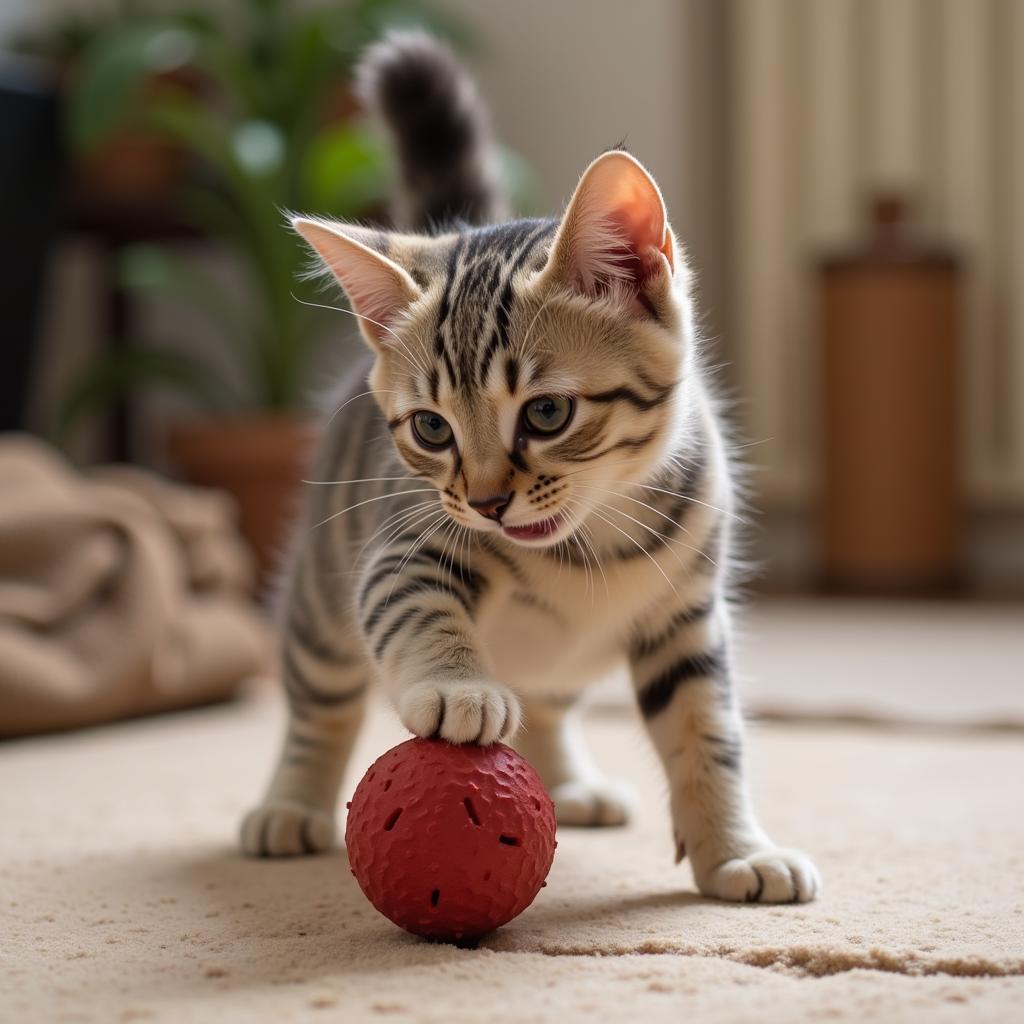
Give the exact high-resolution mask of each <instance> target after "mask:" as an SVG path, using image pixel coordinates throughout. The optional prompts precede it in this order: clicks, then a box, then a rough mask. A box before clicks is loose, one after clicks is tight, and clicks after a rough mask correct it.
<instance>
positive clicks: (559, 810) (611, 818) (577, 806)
mask: <svg viewBox="0 0 1024 1024" xmlns="http://www.w3.org/2000/svg"><path fill="white" fill-rule="evenodd" d="M551 800H552V801H553V803H554V805H555V819H556V820H557V822H558V824H559V825H576V826H583V827H584V828H597V827H600V826H615V825H625V824H626V823H627V822H628V821H629V819H630V817H631V816H632V813H633V811H634V809H635V804H636V799H635V797H634V795H633V792H632V790H631V789H630V788H629V787H628V786H627V785H625V783H622V782H616V781H614V780H612V779H588V780H586V781H584V780H582V779H569V780H568V781H567V782H560V783H558V785H556V786H553V787H552V788H551Z"/></svg>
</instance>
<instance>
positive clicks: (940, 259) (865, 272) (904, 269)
mask: <svg viewBox="0 0 1024 1024" xmlns="http://www.w3.org/2000/svg"><path fill="white" fill-rule="evenodd" d="M958 276H959V275H958V269H957V262H956V260H955V258H954V256H953V254H952V253H951V252H950V251H948V250H946V249H944V248H940V247H935V246H927V245H923V244H921V243H916V242H914V241H913V240H912V239H911V238H910V237H909V236H908V233H907V232H906V231H905V229H904V226H903V217H902V207H901V204H900V203H898V202H896V201H895V200H880V201H879V202H878V203H877V204H876V210H875V236H874V238H872V239H871V241H870V242H869V243H868V244H867V245H866V246H864V247H862V248H860V249H857V250H852V251H849V252H846V253H842V254H837V255H832V256H830V257H827V258H826V259H824V260H823V261H822V272H821V287H822V291H823V302H822V308H823V318H824V322H823V335H824V359H823V371H824V381H823V394H824V409H823V414H824V445H823V452H824V462H825V464H824V495H823V498H824V500H823V503H822V516H821V519H822V521H821V533H822V570H823V577H824V581H825V583H826V584H827V585H828V586H829V587H830V588H832V589H842V590H852V591H861V592H874V593H899V592H926V591H931V590H945V589H949V588H951V587H953V586H955V585H956V583H957V582H958V579H959V574H960V547H961V532H962V528H961V494H960V487H959V475H958V459H957V446H958V438H959V424H958V413H957V404H958V403H957V390H958V389H957V373H958V358H957V322H958V315H957V301H958V297H957V292H958Z"/></svg>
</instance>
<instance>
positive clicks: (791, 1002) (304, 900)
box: [0, 699, 1024, 1024]
mask: <svg viewBox="0 0 1024 1024" xmlns="http://www.w3.org/2000/svg"><path fill="white" fill-rule="evenodd" d="M279 729H280V708H279V706H278V705H277V703H276V701H271V700H267V699H257V700H251V701H249V702H247V703H244V704H239V705H235V706H231V707H222V708H219V709H214V710H207V711H202V712H194V713H188V714H181V715H177V716H172V717H165V718H162V719H155V720H149V721H142V722H137V723H133V724H126V725H118V726H113V727H110V728H107V729H103V730H97V731H93V732H89V733H81V734H77V735H71V736H64V737H53V738H48V739H41V740H32V741H22V742H17V743H11V744H7V745H6V746H3V747H0V822H2V823H3V824H2V826H0V915H2V916H0V1020H2V1021H4V1022H8V1021H11V1022H15V1021H17V1022H33V1024H34V1022H50V1021H54V1022H56V1021H60V1022H69V1024H70V1022H77V1021H82V1022H121V1021H163V1022H169V1024H170V1022H174V1024H177V1022H182V1024H187V1022H192V1021H197V1022H198V1021H203V1022H206V1021H210V1022H217V1024H227V1022H234V1021H238V1022H257V1024H262V1022H271V1021H272V1022H274V1024H278V1022H286V1021H310V1020H313V1021H317V1020H325V1021H327V1020H336V1021H342V1020H343V1021H346V1022H353V1021H363V1020H370V1021H396V1022H405V1021H425V1022H434V1021H436V1022H439V1024H440V1022H445V1024H449V1022H453V1021H488V1022H491V1021H493V1020H495V1019H501V1020H515V1021H516V1022H519V1021H523V1022H530V1021H561V1022H565V1021H568V1020H577V1019H579V1020H582V1019H587V1020H615V1021H661V1020H665V1021H670V1020H671V1021H679V1020H690V1021H701V1022H719V1021H721V1022H743V1021H751V1022H753V1021H757V1022H765V1021H812V1020H813V1021H820V1020H823V1019H829V1020H837V1021H858V1022H861V1021H865V1020H870V1021H928V1022H942V1021H951V1022H952V1021H957V1022H959V1021H964V1020H969V1021H983V1020H984V1021H1000V1022H1005V1021H1010V1020H1012V1019H1015V1018H1016V1019H1020V1016H1019V1014H1020V1012H1021V1007H1022V1006H1024V797H1022V789H1021V779H1022V778H1024V742H1022V737H1021V735H1020V734H1019V733H997V732H988V733H985V732H981V731H976V732H966V731H965V732H962V733H959V734H932V733H922V732H904V731H902V730H900V729H894V728H890V729H887V730H871V729H868V728H863V727H857V726H838V725H818V726H810V725H789V726H786V725H781V724H761V725H758V726H755V727H754V729H753V734H752V760H753V763H754V765H755V766H756V769H757V771H756V779H755V790H756V794H757V799H758V803H759V804H760V806H761V809H762V812H763V817H764V819H765V823H766V825H767V826H768V828H769V829H770V831H771V832H772V833H774V834H775V835H777V836H778V837H780V838H783V839H784V840H785V841H786V842H789V843H793V844H799V845H801V846H803V847H805V848H806V849H808V850H809V851H812V852H813V853H814V854H815V855H816V856H817V858H818V862H819V865H820V867H821V868H822V871H823V874H824V877H825V883H826V892H825V895H824V897H823V898H822V899H821V900H820V901H819V902H817V903H814V904H810V905H808V906H802V907H788V906H787V907H751V906H729V905H723V904H718V903H713V902H709V901H704V900H701V899H699V898H698V897H697V896H696V895H694V893H693V891H692V882H691V878H690V875H689V871H688V870H687V869H686V868H685V867H680V868H674V867H673V866H672V864H671V846H670V842H669V837H668V829H667V827H666V824H665V819H664V813H663V809H662V803H663V799H664V794H663V791H662V787H661V784H660V781H659V779H658V775H657V771H656V768H655V764H654V760H653V755H651V754H650V753H649V751H648V749H647V747H646V745H645V741H644V740H643V738H642V735H641V733H640V731H639V729H638V728H637V727H636V726H635V725H634V724H633V723H632V722H631V721H628V720H627V719H626V718H624V717H623V716H615V715H612V714H611V713H607V712H603V713H601V714H598V715H596V716H595V717H594V719H593V720H592V722H591V730H590V731H591V735H592V739H593V741H594V744H595V746H596V747H597V749H598V750H599V751H600V753H601V760H602V761H603V762H604V763H605V765H606V766H607V767H608V768H609V769H612V770H617V771H618V772H619V773H620V774H623V775H626V776H628V777H630V778H631V779H632V780H633V781H634V782H635V783H636V784H637V785H638V787H639V788H640V790H641V792H642V794H643V796H644V803H643V809H642V813H641V815H640V817H639V820H638V821H637V823H636V824H635V825H634V826H632V827H631V828H629V829H627V830H622V831H618V832H597V831H594V832H570V831H563V832H562V833H561V834H560V844H559V848H558V853H557V856H556V859H555V865H554V868H553V871H552V875H551V878H550V880H549V885H548V887H547V888H545V889H544V890H542V892H541V894H540V896H539V897H538V899H537V901H536V903H535V904H534V905H533V907H531V908H530V909H529V910H527V911H526V912H525V913H524V914H523V915H522V916H521V917H520V918H519V919H518V920H516V921H514V922H512V923H511V924H509V925H507V926H506V927H505V928H504V929H502V930H501V931H499V932H497V933H496V934H495V935H493V936H492V937H490V938H489V939H487V940H486V941H485V942H484V943H483V944H482V945H481V947H480V948H479V949H476V950H460V949H456V948H453V947H451V946H440V945H428V944H426V943H423V942H421V941H419V940H417V939H414V938H412V937H411V936H408V935H406V934H404V933H402V932H400V931H398V930H397V929H395V928H394V927H393V926H392V925H391V924H390V923H389V922H387V921H386V920H384V919H383V918H381V917H380V916H378V915H377V914H376V912H375V911H374V910H373V909H372V908H371V907H370V906H369V905H368V904H367V903H366V902H365V901H364V900H363V898H362V896H361V894H360V893H359V891H358V889H357V888H356V886H355V883H354V881H353V880H352V878H351V876H350V875H349V873H348V870H347V867H346V863H345V859H344V854H343V853H339V854H335V855H332V856H327V857H321V858H317V859H313V860H303V861H292V862H254V861H243V860H242V859H241V858H239V857H238V856H237V855H236V853H235V849H234V846H233V833H234V830H235V825H236V822H237V820H238V817H239V814H240V812H241V811H242V809H243V807H245V806H246V805H247V804H248V803H249V802H250V801H251V800H252V799H253V797H254V796H255V795H256V793H257V791H258V789H259V788H260V786H261V785H262V783H263V781H264V773H265V771H266V770H267V765H268V753H269V750H270V748H272V747H273V746H274V745H275V744H276V740H277V735H278V732H279ZM398 738H400V732H399V731H398V730H397V728H396V727H395V724H394V722H393V721H392V720H391V719H390V717H389V714H387V713H384V712H379V713H378V714H377V715H376V716H375V719H374V723H373V728H372V730H371V731H370V732H368V733H367V734H365V735H364V737H363V741H362V743H361V746H360V750H359V754H358V761H359V764H360V766H365V764H367V763H368V762H369V760H370V759H371V758H372V756H373V755H374V754H375V753H377V752H380V751H381V750H382V749H384V748H385V747H386V746H388V745H389V744H390V743H392V742H393V741H395V740H397V739H398ZM353 781H354V778H353Z"/></svg>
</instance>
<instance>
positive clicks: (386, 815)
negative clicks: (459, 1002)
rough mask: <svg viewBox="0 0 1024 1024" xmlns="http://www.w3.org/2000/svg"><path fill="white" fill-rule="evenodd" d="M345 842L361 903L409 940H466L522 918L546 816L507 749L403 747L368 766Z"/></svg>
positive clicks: (547, 853)
mask: <svg viewBox="0 0 1024 1024" xmlns="http://www.w3.org/2000/svg"><path fill="white" fill-rule="evenodd" d="M345 845H346V847H347V849H348V859H349V864H350V865H351V868H352V874H353V875H355V877H356V881H358V883H359V887H360V888H361V889H362V890H363V893H364V894H365V895H366V898H367V899H368V900H369V901H370V902H371V903H372V904H373V905H374V906H375V907H376V908H377V909H378V910H379V911H380V912H381V913H382V914H383V915H384V916H385V917H387V918H389V919H390V920H392V921H393V922H394V923H395V924H397V925H398V926H399V927H401V928H404V929H406V931H410V932H412V933H413V934H415V935H422V936H424V937H425V938H429V939H441V940H444V941H448V942H468V941H473V940H475V939H477V938H479V937H480V936H482V935H486V934H487V933H488V932H491V931H493V930H494V929H495V928H498V927H500V926H501V925H503V924H505V923H506V922H507V921H511V920H512V918H514V917H515V916H516V915H517V914H521V913H522V912H523V911H524V910H525V909H526V908H527V907H528V906H529V905H530V904H531V903H532V902H533V900H534V897H535V896H536V895H537V893H538V892H540V890H541V887H542V886H543V885H544V879H545V878H546V877H547V874H548V871H549V870H550V869H551V861H552V859H553V858H554V854H555V846H556V843H555V811H554V806H553V805H552V803H551V798H550V797H549V796H548V794H547V791H546V790H545V789H544V786H543V785H542V784H541V781H540V779H539V778H538V776H537V773H536V772H535V771H534V770H533V768H532V767H531V766H530V764H529V763H528V762H527V761H526V760H524V759H523V758H522V757H520V755H519V754H517V753H516V752H515V751H514V750H512V748H511V747H507V746H505V745H504V744H503V743H494V744H491V745H490V746H487V747H480V746H476V745H475V744H468V743H467V744H462V745H454V744H451V743H447V742H445V741H443V740H424V739H412V740H407V741H406V742H405V743H401V744H399V745H398V746H397V747H393V748H392V749H391V750H389V751H388V752H387V753H386V754H383V755H381V757H379V758H378V759H377V760H376V761H375V762H374V763H373V765H371V767H370V769H369V770H368V771H367V773H366V775H364V776H363V778H362V780H361V781H360V783H359V785H358V786H357V787H356V791H355V794H354V796H353V797H352V801H351V803H350V804H349V805H348V821H347V823H346V826H345Z"/></svg>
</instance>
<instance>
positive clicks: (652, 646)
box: [629, 596, 715, 660]
mask: <svg viewBox="0 0 1024 1024" xmlns="http://www.w3.org/2000/svg"><path fill="white" fill-rule="evenodd" d="M714 606H715V598H714V596H712V597H709V598H708V599H707V600H706V601H702V602H701V603H700V604H696V605H694V606H693V607H692V608H682V609H680V610H679V611H677V612H676V613H675V614H674V615H673V616H672V617H671V618H670V619H669V620H668V623H667V624H666V626H665V627H664V628H663V629H662V630H660V631H659V632H658V633H655V634H654V635H653V636H649V635H648V636H638V637H636V638H635V639H634V640H633V642H632V643H631V644H630V645H629V656H630V657H631V658H633V659H634V660H639V659H641V658H649V657H651V655H652V654H657V653H658V651H660V650H661V649H662V648H663V647H664V646H665V645H666V644H667V643H669V641H671V640H672V639H673V637H675V635H676V634H677V633H678V632H679V630H680V629H682V628H683V627H684V626H690V625H693V623H695V622H699V621H700V620H701V619H704V618H707V616H708V615H709V614H710V612H711V609H712V608H714Z"/></svg>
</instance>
